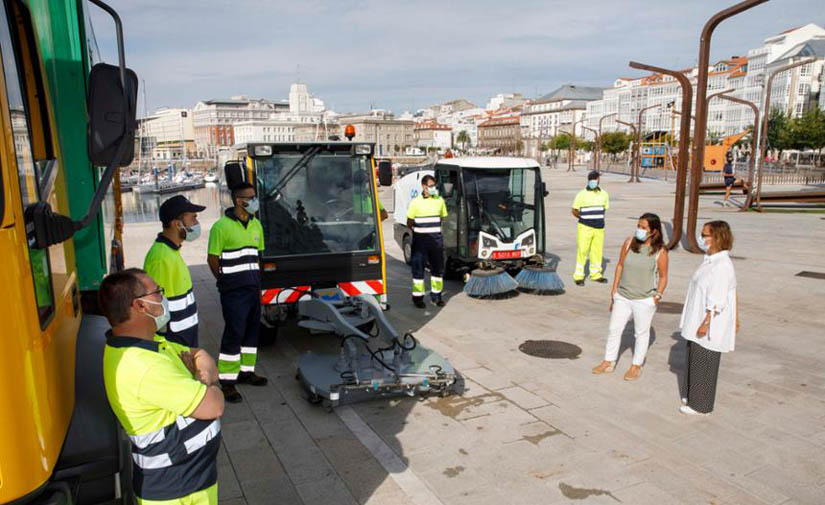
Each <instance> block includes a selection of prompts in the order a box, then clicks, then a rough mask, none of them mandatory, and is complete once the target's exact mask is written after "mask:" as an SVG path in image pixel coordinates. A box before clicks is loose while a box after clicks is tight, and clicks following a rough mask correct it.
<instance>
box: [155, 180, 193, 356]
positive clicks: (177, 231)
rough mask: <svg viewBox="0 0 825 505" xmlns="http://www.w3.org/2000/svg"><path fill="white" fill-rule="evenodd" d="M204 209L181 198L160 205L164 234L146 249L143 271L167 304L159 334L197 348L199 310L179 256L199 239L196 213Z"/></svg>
mask: <svg viewBox="0 0 825 505" xmlns="http://www.w3.org/2000/svg"><path fill="white" fill-rule="evenodd" d="M204 209H206V207H204V206H202V205H195V204H194V203H192V202H190V201H189V200H188V199H187V198H186V197H185V196H183V195H176V196H173V197H172V198H169V199H168V200H166V201H165V202H163V203H162V204H161V205H160V213H159V214H160V222H161V224H162V225H163V231H161V232H160V233H158V237H157V238H156V239H155V243H154V244H152V247H150V248H149V252H148V253H147V254H146V259H144V260H143V269H144V270H146V273H147V274H149V276H150V277H151V278H152V279H154V280H155V282H157V283H158V286H160V287H162V288H163V289H164V291H165V292H166V298H167V299H168V300H169V315H170V319H169V324H168V325H167V326H166V328H164V329H163V330H162V331H159V332H158V334H159V335H161V336H163V337H164V338H166V340H168V341H170V342H175V343H178V344H183V345H186V346H189V347H198V306H197V304H196V303H195V293H193V292H192V276H191V275H190V274H189V267H187V266H186V262H185V261H183V257H181V254H180V248H181V245H183V243H184V242H192V241H194V240H197V239H198V237H200V235H201V225H200V223H199V222H198V214H197V213H198V212H201V211H203V210H204Z"/></svg>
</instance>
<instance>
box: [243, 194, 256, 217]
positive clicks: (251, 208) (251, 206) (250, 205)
mask: <svg viewBox="0 0 825 505" xmlns="http://www.w3.org/2000/svg"><path fill="white" fill-rule="evenodd" d="M259 206H260V204H259V203H258V197H255V198H253V199H251V200H249V202H247V204H246V207H244V210H246V211H247V212H248V213H250V214H254V213H256V212H258V207H259Z"/></svg>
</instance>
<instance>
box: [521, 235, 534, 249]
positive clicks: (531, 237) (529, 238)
mask: <svg viewBox="0 0 825 505" xmlns="http://www.w3.org/2000/svg"><path fill="white" fill-rule="evenodd" d="M535 242H536V236H535V235H533V234H532V233H531V234H530V235H527V236H526V237H524V240H522V241H521V247H530V246H531V245H533V244H534V243H535Z"/></svg>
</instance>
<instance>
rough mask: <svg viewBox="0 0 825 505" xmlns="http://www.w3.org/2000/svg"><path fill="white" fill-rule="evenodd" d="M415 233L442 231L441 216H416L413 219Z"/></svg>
mask: <svg viewBox="0 0 825 505" xmlns="http://www.w3.org/2000/svg"><path fill="white" fill-rule="evenodd" d="M413 233H441V217H439V216H427V217H416V218H415V219H413Z"/></svg>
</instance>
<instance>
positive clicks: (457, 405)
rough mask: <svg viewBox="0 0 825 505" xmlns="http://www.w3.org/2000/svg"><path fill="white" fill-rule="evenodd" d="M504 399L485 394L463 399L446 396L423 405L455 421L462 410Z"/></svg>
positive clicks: (499, 395) (494, 394)
mask: <svg viewBox="0 0 825 505" xmlns="http://www.w3.org/2000/svg"><path fill="white" fill-rule="evenodd" d="M503 399H504V397H503V396H501V394H499V393H485V394H483V395H478V396H473V397H470V398H464V397H461V396H456V395H452V396H447V397H444V398H437V399H435V400H430V401H428V402H427V403H425V405H426V406H427V407H430V408H431V409H435V410H437V411H439V412H441V413H442V414H444V415H445V416H447V417H452V418H453V419H455V418H456V417H457V416H459V415H460V414H461V413H462V412H464V410H466V409H468V408H470V407H479V406H481V405H483V404H484V403H486V402H490V401H493V402H495V401H499V400H503Z"/></svg>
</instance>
